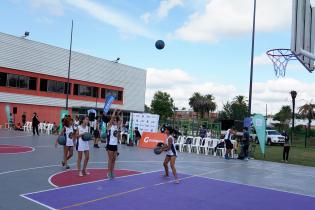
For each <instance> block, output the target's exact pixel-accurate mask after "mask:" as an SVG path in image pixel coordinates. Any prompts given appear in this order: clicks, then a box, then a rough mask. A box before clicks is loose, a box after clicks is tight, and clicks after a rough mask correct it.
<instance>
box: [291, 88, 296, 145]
mask: <svg viewBox="0 0 315 210" xmlns="http://www.w3.org/2000/svg"><path fill="white" fill-rule="evenodd" d="M290 94H291V98H292V128H291V144H292V142H293V132H294V118H295V112H294V111H295V98H296V95H297V92H296V91H295V90H292V91H291V92H290Z"/></svg>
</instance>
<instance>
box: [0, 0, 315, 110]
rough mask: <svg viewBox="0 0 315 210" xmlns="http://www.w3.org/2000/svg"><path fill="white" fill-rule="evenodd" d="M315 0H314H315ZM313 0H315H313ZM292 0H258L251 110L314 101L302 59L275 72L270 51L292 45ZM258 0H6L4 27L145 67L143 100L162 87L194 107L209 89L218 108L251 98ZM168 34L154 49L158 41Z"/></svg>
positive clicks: (1, 5)
mask: <svg viewBox="0 0 315 210" xmlns="http://www.w3.org/2000/svg"><path fill="white" fill-rule="evenodd" d="M312 3H313V0H312ZM314 3H315V2H314ZM291 7H292V1H291V0H277V1H275V0H257V17H256V38H255V52H254V56H255V62H254V74H253V103H252V112H254V113H263V114H265V109H266V104H267V107H268V114H275V113H276V112H278V111H279V109H280V107H281V106H283V105H291V97H290V94H289V92H290V91H291V90H293V89H294V90H296V91H297V93H298V96H297V107H299V106H301V105H302V104H305V103H309V102H313V99H314V97H315V91H314V89H315V83H314V74H311V73H309V72H308V71H307V70H305V69H304V68H303V66H302V65H301V64H300V63H298V62H297V61H291V62H290V63H289V64H288V68H287V73H286V76H285V77H284V78H282V77H281V78H277V77H276V76H275V74H274V70H273V65H272V63H271V62H270V61H269V60H268V57H267V56H266V51H267V50H269V49H274V48H290V43H291V13H292V8H291ZM252 11H253V0H145V1H144V0H132V1H130V0H2V1H1V2H0V19H1V21H0V31H1V32H3V33H8V34H12V35H16V36H21V35H23V34H24V31H29V32H30V36H29V37H28V38H29V39H31V40H34V41H39V42H44V43H47V44H51V45H55V46H58V47H62V48H66V49H68V48H69V39H70V27H71V20H73V21H74V35H73V50H74V51H78V52H82V53H86V54H90V55H93V56H96V57H100V58H104V59H108V60H115V59H116V58H117V57H120V62H121V63H124V64H127V65H131V66H135V67H138V68H142V69H145V70H147V85H146V88H147V89H146V104H147V105H150V102H151V99H152V97H153V95H154V93H155V92H156V91H158V90H161V91H166V92H168V93H169V94H170V95H171V97H172V98H173V99H174V101H175V106H176V107H178V108H179V109H181V108H182V107H185V108H189V105H188V99H189V97H190V96H191V95H192V94H193V93H194V92H200V93H201V94H212V95H213V96H214V97H215V101H216V103H217V105H218V110H217V111H219V110H220V109H222V106H223V104H224V103H226V102H227V101H230V100H232V99H233V98H234V97H235V96H236V95H244V96H246V97H247V98H248V92H249V77H250V76H249V72H250V58H251V31H252ZM158 39H162V40H164V42H165V48H164V49H163V50H157V49H156V48H155V46H154V44H155V41H156V40H158Z"/></svg>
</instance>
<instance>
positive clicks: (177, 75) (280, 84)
mask: <svg viewBox="0 0 315 210" xmlns="http://www.w3.org/2000/svg"><path fill="white" fill-rule="evenodd" d="M292 89H294V90H295V91H297V93H298V95H297V99H296V107H297V109H298V108H299V107H300V106H301V105H303V104H305V103H309V102H310V101H311V100H312V99H314V98H315V91H314V90H315V83H306V82H301V81H298V80H296V79H293V78H280V79H275V80H268V81H266V82H255V83H253V98H252V112H253V113H261V114H265V111H266V104H267V105H268V114H275V113H277V112H278V111H279V110H280V108H281V106H284V105H291V104H292V102H291V96H290V91H291V90H292ZM158 90H161V91H165V92H167V93H169V94H170V95H171V97H172V98H173V99H174V101H175V105H176V106H177V107H179V108H181V107H186V108H189V105H188V100H189V98H190V97H191V96H192V94H193V93H194V92H200V93H201V94H213V96H214V97H215V101H216V103H217V105H218V109H217V111H219V110H222V105H223V104H224V103H226V102H227V101H231V100H232V99H233V98H234V97H235V96H236V95H244V96H246V97H248V91H247V90H246V91H241V90H238V89H237V88H236V87H235V86H234V85H225V84H220V83H216V82H213V81H209V82H200V81H199V80H198V79H197V78H195V77H193V76H191V75H190V74H188V73H187V72H185V71H183V70H182V69H156V68H148V69H147V90H146V104H147V105H150V104H151V100H152V98H153V95H154V93H155V92H156V91H158ZM297 109H296V111H297Z"/></svg>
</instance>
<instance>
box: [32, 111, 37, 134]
mask: <svg viewBox="0 0 315 210" xmlns="http://www.w3.org/2000/svg"><path fill="white" fill-rule="evenodd" d="M38 125H39V120H38V115H37V114H36V112H34V114H33V118H32V127H33V135H35V131H36V133H37V135H38V136H39V133H38Z"/></svg>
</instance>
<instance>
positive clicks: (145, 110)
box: [144, 104, 151, 113]
mask: <svg viewBox="0 0 315 210" xmlns="http://www.w3.org/2000/svg"><path fill="white" fill-rule="evenodd" d="M144 112H145V113H151V109H150V107H148V106H147V105H146V104H145V105H144Z"/></svg>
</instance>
